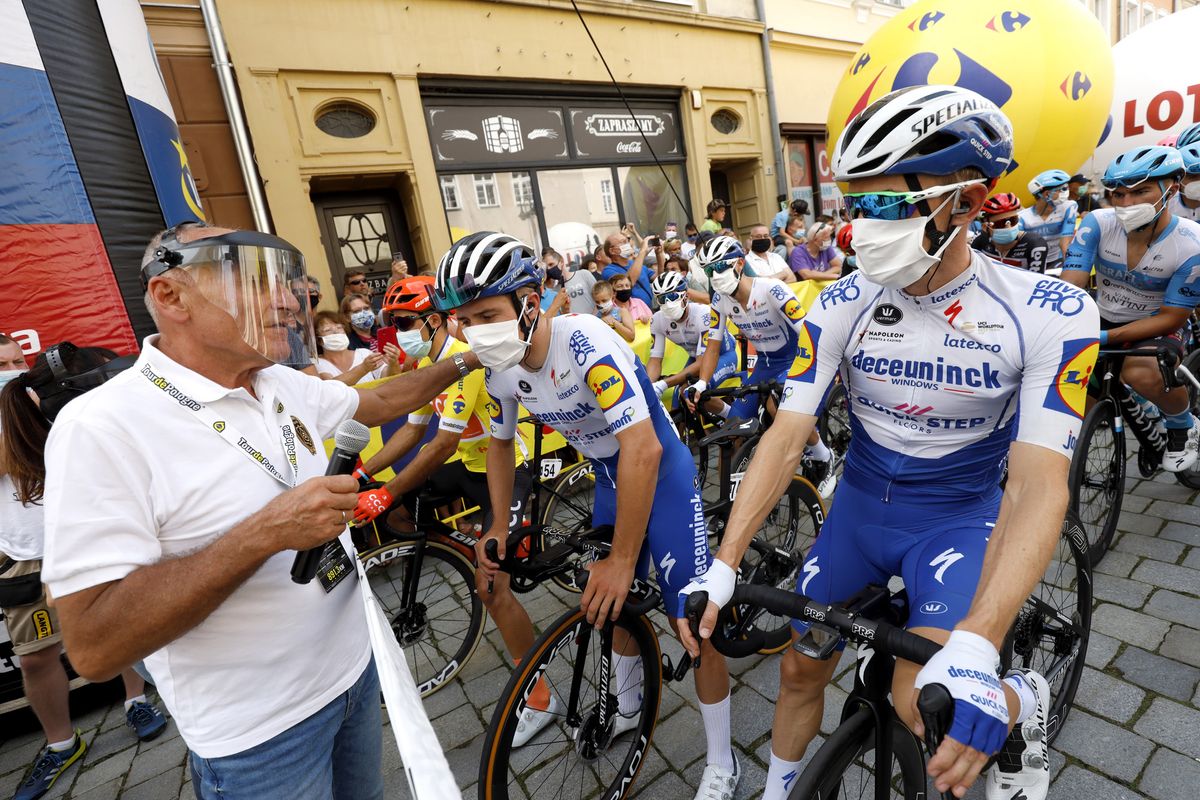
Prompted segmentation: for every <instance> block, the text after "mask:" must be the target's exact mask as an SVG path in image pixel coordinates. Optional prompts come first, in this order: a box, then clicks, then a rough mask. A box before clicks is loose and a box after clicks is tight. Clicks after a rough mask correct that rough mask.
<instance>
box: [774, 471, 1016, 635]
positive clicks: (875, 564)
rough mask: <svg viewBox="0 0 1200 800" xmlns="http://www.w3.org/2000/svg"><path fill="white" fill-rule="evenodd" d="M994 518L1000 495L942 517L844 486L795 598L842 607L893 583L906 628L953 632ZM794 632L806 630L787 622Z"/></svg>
mask: <svg viewBox="0 0 1200 800" xmlns="http://www.w3.org/2000/svg"><path fill="white" fill-rule="evenodd" d="M999 513H1000V492H995V493H994V494H993V495H992V496H991V497H989V498H986V499H984V500H981V501H980V502H977V503H969V504H967V503H960V504H954V505H952V506H951V507H948V508H945V509H942V508H939V507H938V506H936V505H931V504H928V503H924V504H920V505H918V504H902V503H897V502H894V501H893V502H884V501H883V500H881V499H880V497H879V495H878V493H876V492H865V491H863V490H861V489H856V488H855V487H854V486H852V485H850V484H849V483H848V482H846V481H842V482H841V483H839V484H838V490H837V494H836V495H835V496H834V499H833V507H832V508H831V509H830V511H829V517H828V519H826V520H825V524H824V525H823V526H822V527H821V532H820V534H818V535H817V540H816V542H814V543H813V546H812V549H811V550H809V552H808V554H807V555H806V556H805V559H804V567H803V569H801V571H800V575H799V576H798V577H797V579H796V593H797V594H802V595H807V596H808V597H811V598H812V599H813V600H816V601H817V602H819V603H826V604H834V603H840V602H843V601H845V600H848V599H850V598H851V597H852V596H853V595H854V594H856V593H857V592H858V591H859V590H860V589H862V588H863V587H865V586H866V585H867V584H868V583H877V584H882V585H886V584H887V582H888V580H889V579H890V578H892V577H893V576H896V575H899V576H900V577H901V578H903V579H904V586H905V588H906V590H907V592H908V601H909V609H910V610H909V617H908V627H909V628H917V627H927V628H939V629H941V630H947V631H948V630H952V629H953V628H954V626H955V625H957V624H958V623H959V622H961V621H962V620H963V618H964V617H966V615H967V611H968V610H969V609H970V607H971V600H972V599H973V598H974V597H975V588H976V587H977V586H978V585H979V575H980V573H981V572H982V570H983V555H984V551H986V550H987V544H988V538H989V537H990V536H991V535H992V528H993V527H994V526H995V524H996V516H997V515H998V514H999ZM792 627H793V628H794V629H795V630H796V631H797V632H798V633H801V634H803V633H804V632H805V631H807V630H808V627H809V626H808V623H807V622H802V621H800V620H793V621H792ZM843 646H844V645H843Z"/></svg>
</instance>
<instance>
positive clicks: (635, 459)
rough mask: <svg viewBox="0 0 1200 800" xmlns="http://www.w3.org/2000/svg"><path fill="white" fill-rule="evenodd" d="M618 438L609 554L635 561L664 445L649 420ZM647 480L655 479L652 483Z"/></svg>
mask: <svg viewBox="0 0 1200 800" xmlns="http://www.w3.org/2000/svg"><path fill="white" fill-rule="evenodd" d="M626 434H636V435H626ZM617 441H618V444H619V445H620V448H621V449H620V453H619V455H618V456H617V520H616V526H615V529H614V530H613V543H612V552H611V554H610V556H609V557H610V558H614V559H616V560H618V561H621V562H623V563H625V564H626V565H633V564H635V563H636V562H637V558H638V554H640V553H641V552H642V542H643V541H644V540H645V538H646V525H647V523H648V522H649V521H650V506H651V504H652V503H653V502H654V488H653V486H654V484H656V483H657V476H658V464H659V462H660V461H661V460H662V445H661V444H660V443H659V441H658V437H657V436H655V435H654V428H653V425H652V424H651V423H650V422H649V421H648V420H643V421H642V422H640V423H638V424H636V425H634V426H632V427H631V428H629V429H628V430H627V431H626V432H625V433H623V434H621V435H620V436H618V437H617ZM648 481H652V482H653V483H651V485H650V487H647V485H646V484H647V482H648Z"/></svg>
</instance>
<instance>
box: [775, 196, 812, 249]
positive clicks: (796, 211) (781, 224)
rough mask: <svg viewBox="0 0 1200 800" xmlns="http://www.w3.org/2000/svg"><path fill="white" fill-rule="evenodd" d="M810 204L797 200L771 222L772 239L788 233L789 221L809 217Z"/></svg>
mask: <svg viewBox="0 0 1200 800" xmlns="http://www.w3.org/2000/svg"><path fill="white" fill-rule="evenodd" d="M807 216H808V202H807V201H805V200H801V199H800V198H798V197H797V198H796V199H795V200H793V201H792V202H791V203H789V204H788V205H787V206H786V207H785V208H784V209H783V210H782V211H780V212H779V213H778V214H776V215H775V217H774V218H773V219H772V220H771V239H776V238H777V237H779V236H780V235H781V234H783V233H786V232H787V226H788V220H789V219H791V218H792V217H807Z"/></svg>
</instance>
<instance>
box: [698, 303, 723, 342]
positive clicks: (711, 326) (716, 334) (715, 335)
mask: <svg viewBox="0 0 1200 800" xmlns="http://www.w3.org/2000/svg"><path fill="white" fill-rule="evenodd" d="M720 299H721V295H719V294H714V295H713V296H712V305H710V306H709V307H708V330H706V331H705V332H704V336H702V337H701V339H700V344H701V345H702V346H701V350H705V349H707V347H708V344H709V342H710V341H711V342H720V341H721V332H722V331H724V330H725V314H724V313H723V312H722V311H721V310H720V308H718V305H719V302H720Z"/></svg>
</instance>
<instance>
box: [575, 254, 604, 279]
mask: <svg viewBox="0 0 1200 800" xmlns="http://www.w3.org/2000/svg"><path fill="white" fill-rule="evenodd" d="M579 268H580V269H582V270H586V271H587V272H590V273H592V275H599V274H600V262H598V261H596V256H595V255H594V254H592V253H588V254H587V255H586V256H584V257H583V260H582V261H580V262H579Z"/></svg>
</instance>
